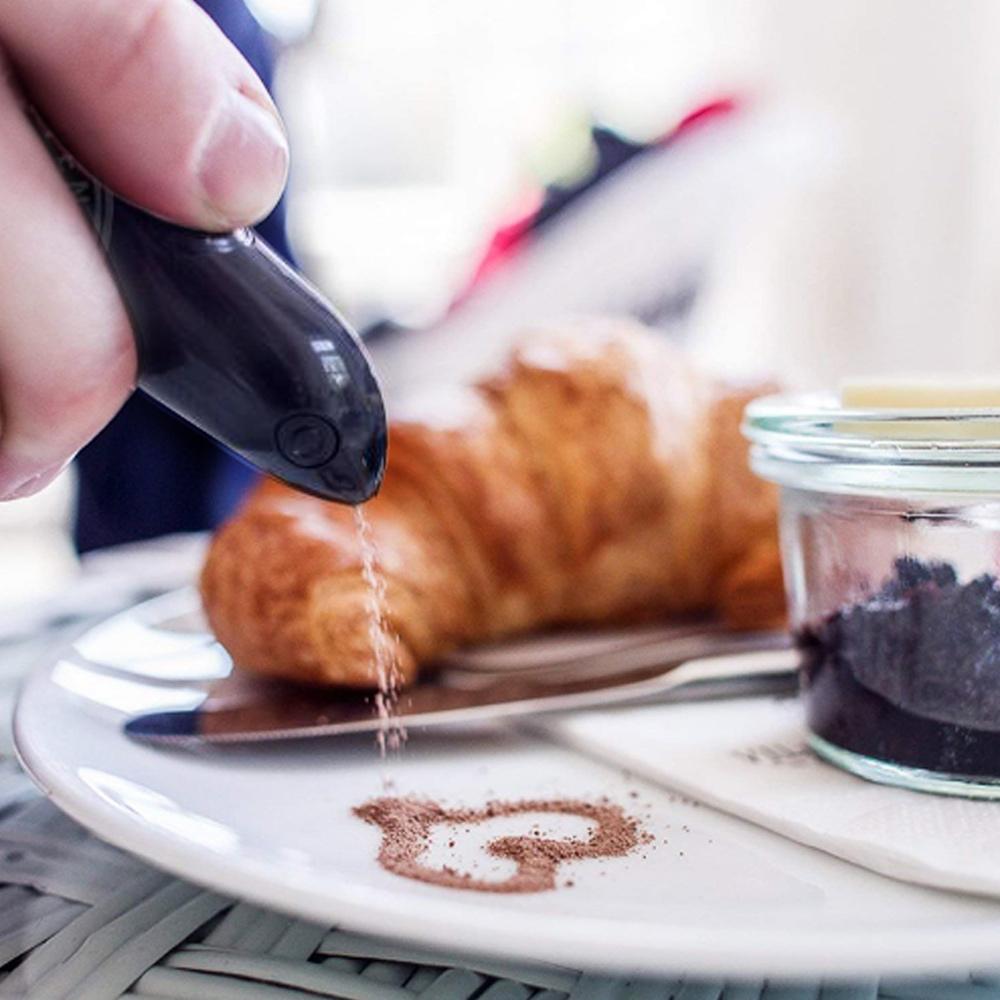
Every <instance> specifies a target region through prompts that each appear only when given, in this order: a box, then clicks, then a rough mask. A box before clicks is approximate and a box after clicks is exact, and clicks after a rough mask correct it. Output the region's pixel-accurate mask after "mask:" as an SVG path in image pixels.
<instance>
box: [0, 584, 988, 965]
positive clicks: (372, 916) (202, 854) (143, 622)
mask: <svg viewBox="0 0 1000 1000" xmlns="http://www.w3.org/2000/svg"><path fill="white" fill-rule="evenodd" d="M196 608H197V602H196V599H195V597H194V595H193V594H192V593H191V592H181V593H178V594H172V595H168V596H167V597H165V598H159V599H157V600H156V601H153V602H150V603H148V604H145V605H141V606H139V607H137V608H135V609H133V610H132V611H129V612H127V613H125V614H123V615H119V616H117V617H115V618H113V619H110V620H109V621H108V622H105V623H104V624H103V625H101V626H99V627H98V628H96V629H94V630H92V631H91V632H89V633H87V634H86V635H85V636H83V637H82V638H81V639H79V640H77V642H76V643H75V644H74V645H73V646H71V647H69V648H67V649H65V650H63V651H62V652H61V653H60V654H59V655H56V656H54V657H53V658H52V660H51V662H49V663H47V664H45V665H43V666H42V667H41V668H40V669H39V670H38V671H37V672H36V673H35V674H34V675H33V677H32V678H31V679H30V680H29V681H28V683H27V684H26V686H25V689H24V691H23V693H22V696H21V700H20V703H19V705H18V709H17V714H16V719H15V738H16V741H17V747H18V751H19V753H20V755H21V758H22V760H23V762H24V764H25V766H26V767H27V769H28V770H29V771H30V773H31V774H32V775H33V776H34V778H35V779H36V781H37V782H38V783H39V784H40V785H41V786H42V788H43V789H44V790H45V791H46V792H47V793H48V794H49V795H50V796H51V797H52V799H53V800H54V801H55V802H56V803H57V804H58V805H59V806H61V807H62V808H63V809H64V810H65V811H66V812H67V813H69V814H70V815H72V816H73V817H75V818H76V819H77V820H79V821H80V822H82V823H84V824H85V825H86V826H88V827H89V828H91V829H92V830H93V831H95V832H96V833H97V834H99V835H100V836H102V837H104V838H105V839H107V840H109V841H111V842H112V843H114V844H117V845H119V846H120V847H123V848H126V849H128V850H130V851H133V852H134V853H136V854H138V855H140V856H142V857H144V858H146V859H148V860H149V861H151V862H153V863H154V864H157V865H160V866H161V867H163V868H166V869H168V870H170V871H172V872H175V873H177V874H178V875H181V876H184V877H187V878H190V879H192V880H194V881H197V882H200V883H203V884H205V885H208V886H211V887H213V888H216V889H219V890H221V891H224V892H227V893H231V894H233V895H237V896H240V897H243V898H249V899H252V900H254V901H257V902H259V903H262V904H266V905H271V906H274V907H277V908H280V909H282V910H286V911H288V912H290V913H294V914H298V915H301V916H304V917H307V918H312V919H315V920H318V921H324V922H329V923H337V924H340V925H341V926H344V927H348V928H352V929H356V930H360V931H367V932H372V933H376V934H383V935H385V936H388V937H393V938H398V939H404V940H407V941H409V942H412V943H419V944H424V945H429V946H433V947H436V948H439V949H447V950H449V951H453V952H454V951H467V952H476V953H479V954H489V955H495V956H506V957H512V958H517V959H530V960H539V961H547V962H555V963H562V964H566V965H569V966H572V967H576V968H588V969H598V968H599V969H608V970H611V969H614V970H623V971H644V972H648V973H664V974H667V973H677V972H689V973H697V974H710V975H762V974H764V975H766V974H770V975H782V974H784V975H822V974H829V973H836V974H838V975H840V976H857V975H862V974H868V973H873V972H897V973H901V972H905V973H913V974H915V973H920V972H929V971H934V970H941V971H944V970H946V969H967V968H969V967H975V966H980V967H988V966H993V967H996V966H1000V903H995V902H991V901H989V900H983V899H974V898H971V897H965V896H960V895H954V894H949V893H944V892H939V891H935V890H931V889H921V888H917V887H915V886H910V885H905V884H903V883H901V882H895V881H892V880H889V879H886V878H883V877H880V876H878V875H874V874H871V873H869V872H866V871H863V870H861V869H859V868H855V867H853V866H851V865H849V864H847V863H845V862H842V861H838V860H836V859H834V858H832V857H828V856H826V855H824V854H821V853H819V852H817V851H814V850H811V849H809V848H805V847H802V846H799V845H796V844H794V843H792V842H790V841H786V840H784V839H782V838H780V837H778V836H775V835H773V834H770V833H767V832H766V831H763V830H760V829H757V828H755V827H753V826H750V825H749V824H746V823H743V822H742V821H740V820H737V819H733V818H730V817H727V816H724V815H722V814H720V813H716V812H714V811H712V810H710V809H708V808H704V807H699V806H698V805H697V804H695V803H692V802H690V801H686V800H684V799H681V798H678V797H677V796H674V795H671V794H670V793H668V792H666V791H664V790H661V789H658V788H656V787H655V786H653V785H649V784H645V783H642V782H640V781H638V780H637V779H634V778H632V777H630V776H629V775H628V774H627V773H626V772H624V771H622V770H620V769H618V768H616V767H612V766H607V765H605V764H602V763H599V762H596V761H593V760H590V759H588V758H587V757H586V756H584V755H581V754H577V753H575V752H573V751H570V750H567V749H564V748H561V747H558V746H556V745H554V744H550V743H547V742H546V741H545V740H544V739H542V738H539V737H537V736H529V735H527V734H525V733H523V732H519V731H517V730H515V729H512V728H496V729H493V730H477V731H462V732H457V731H454V732H444V733H442V732H440V731H439V732H437V733H436V734H434V735H431V734H429V733H428V734H423V735H422V734H420V733H413V734H411V740H410V743H409V745H408V747H407V748H406V750H405V752H404V753H403V754H402V756H401V758H399V759H396V760H390V761H389V762H380V760H379V759H378V756H377V754H376V751H375V747H374V744H373V742H372V741H371V740H370V739H368V738H364V739H349V740H342V741H333V740H325V741H321V740H313V741H301V742H299V743H296V744H284V745H277V744H276V745H258V746H256V747H254V748H253V749H246V750H243V749H225V750H219V749H215V750H212V751H210V752H208V751H206V752H203V753H189V752H177V751H163V750H158V749H153V748H150V747H148V746H141V745H138V744H135V743H133V742H131V741H130V740H128V739H127V738H126V737H125V736H124V735H123V734H122V731H121V726H122V723H123V721H124V720H125V719H126V718H128V716H129V714H130V713H133V712H137V711H144V710H152V709H155V708H166V707H170V706H174V707H181V706H186V705H189V704H192V703H193V702H195V701H196V700H197V699H198V697H199V691H198V684H200V683H203V682H205V681H207V680H210V679H211V678H213V677H217V676H218V675H219V674H220V673H221V672H224V671H225V669H226V661H225V659H224V657H223V658H221V659H220V657H219V655H218V651H217V647H213V646H212V644H211V641H210V638H209V637H208V636H207V635H205V634H204V633H203V631H202V626H201V624H200V619H199V617H198V614H197V610H196ZM668 711H674V712H676V711H683V708H680V709H679V708H677V707H676V706H675V707H672V708H670V709H669V710H668ZM386 781H391V782H392V789H391V794H396V795H399V794H415V795H421V796H427V797H433V798H438V799H442V800H444V801H445V802H446V803H447V804H449V805H456V806H458V805H461V806H470V807H478V806H481V805H483V804H484V803H485V802H486V801H487V800H489V799H494V798H496V799H520V798H529V797H530V798H541V799H544V798H552V797H573V798H582V799H588V800H593V799H597V798H599V797H601V796H608V797H609V798H610V799H612V800H613V801H615V802H618V803H620V804H621V805H622V806H623V807H624V808H625V809H627V810H629V811H630V812H633V813H635V814H636V815H637V816H639V817H640V819H641V820H642V822H643V824H644V826H645V828H646V829H647V830H648V831H650V832H651V833H652V834H653V835H654V836H655V838H656V842H655V843H654V844H652V845H650V846H649V847H647V848H643V849H641V850H640V851H638V852H636V853H635V854H633V855H632V856H630V857H627V858H619V859H609V860H589V861H579V862H575V863H572V864H567V865H565V866H564V868H563V869H562V871H561V877H560V880H559V881H560V888H558V889H556V890H554V891H551V892H545V893H537V894H532V895H500V894H496V893H477V892H469V891H462V890H456V889H446V888H440V887H437V886H432V885H427V884H424V883H421V882H415V881H411V880H408V879H404V878H401V877H399V876H396V875H392V874H389V873H388V872H386V871H384V870H383V869H382V868H381V867H379V865H378V864H377V862H376V853H377V849H378V845H379V833H378V831H377V830H376V829H375V828H373V827H371V826H368V825H366V824H365V823H363V822H362V821H360V820H359V819H357V818H356V817H355V816H354V815H353V813H352V809H353V807H355V806H358V805H360V804H362V803H363V802H365V801H367V800H369V799H371V798H374V797H377V796H380V795H383V794H386V793H387V792H386V787H385V782H386ZM492 822H493V825H491V826H488V825H485V824H484V825H483V826H479V827H473V828H471V829H470V830H468V831H467V830H465V829H462V828H458V829H452V830H448V829H442V830H440V831H438V832H439V834H440V836H435V838H434V840H433V843H432V845H431V848H430V851H429V863H433V864H451V865H453V866H454V867H457V868H459V869H466V868H471V867H473V866H474V865H478V868H477V871H478V874H480V875H481V876H486V877H497V878H502V877H503V876H504V875H506V874H507V871H506V870H505V869H503V868H501V867H500V865H501V864H502V863H501V862H493V861H489V860H487V859H486V855H485V854H484V853H483V843H484V840H485V839H488V837H492V836H496V835H498V834H500V833H504V834H509V833H518V832H521V833H526V832H527V830H528V828H529V827H530V826H531V820H530V818H527V817H526V818H522V819H520V820H498V821H492ZM560 823H562V824H563V825H562V826H560V825H559V824H560ZM544 825H545V827H546V829H547V831H552V833H554V834H556V835H559V834H561V835H564V836H573V835H574V834H579V833H580V832H582V821H581V820H574V819H572V818H565V819H563V820H561V821H558V820H553V819H552V817H547V818H545V819H544ZM449 841H454V847H449V845H448V842H449ZM565 882H572V883H573V884H572V885H571V886H566V885H565V884H563V883H565Z"/></svg>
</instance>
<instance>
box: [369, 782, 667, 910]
mask: <svg viewBox="0 0 1000 1000" xmlns="http://www.w3.org/2000/svg"><path fill="white" fill-rule="evenodd" d="M525 813H556V814H562V815H566V816H579V817H581V818H582V819H586V820H591V821H592V822H594V823H595V824H596V826H595V828H594V830H593V831H592V832H591V834H590V837H589V838H588V839H587V840H576V839H563V840H553V839H549V838H546V837H543V836H542V835H541V831H540V830H539V829H538V828H537V827H536V828H534V829H533V830H532V831H531V834H530V835H529V836H522V837H497V838H496V839H494V840H491V841H490V842H489V844H488V845H487V847H486V851H487V853H489V854H491V855H492V856H493V857H495V858H505V859H507V860H510V861H513V862H514V863H515V864H516V865H517V871H516V872H515V873H514V874H513V875H511V876H510V877H509V878H507V879H504V880H503V881H502V882H497V881H488V880H484V879H478V878H476V877H475V876H473V875H471V874H469V873H467V872H459V871H457V870H456V869H454V868H452V867H450V866H448V865H445V866H444V867H442V868H429V867H428V866H427V865H425V864H423V863H422V862H421V861H420V856H421V854H423V852H424V851H425V850H426V849H427V847H428V846H429V844H430V839H431V831H432V830H433V828H434V827H435V826H438V825H439V824H442V823H447V824H451V825H458V824H464V825H466V826H468V825H471V824H475V823H483V822H485V821H486V820H491V819H496V818H497V817H500V816H518V815H523V814H525ZM354 814H355V815H356V816H359V817H360V818H361V819H363V820H365V822H367V823H372V824H374V825H375V826H378V827H380V828H381V830H382V845H381V848H380V849H379V855H378V860H379V863H380V864H381V865H382V867H383V868H385V869H386V870H387V871H390V872H393V873H395V874H396V875H402V876H403V877H404V878H412V879H417V880H418V881H420V882H430V883H431V884H432V885H442V886H448V887H449V888H452V889H472V890H475V891H477V892H545V891H547V890H549V889H554V888H555V887H556V875H557V874H558V870H559V865H560V864H561V863H562V862H564V861H577V860H580V859H582V858H617V857H623V856H624V855H626V854H628V853H630V852H631V851H632V850H633V849H634V848H635V847H637V846H638V845H639V844H640V843H648V842H649V840H650V838H649V836H648V835H647V834H645V833H643V832H642V830H641V827H640V825H639V823H638V821H637V820H635V819H633V818H631V817H630V816H628V815H626V813H625V812H624V811H623V810H622V808H621V807H620V806H617V805H614V804H613V803H610V802H607V801H602V802H600V803H592V802H583V801H577V800H574V799H523V800H519V801H516V802H489V803H487V805H486V806H484V807H483V808H482V809H446V808H445V807H444V806H442V805H439V804H438V803H436V802H432V801H427V800H424V799H415V798H393V797H387V798H379V799H373V800H372V801H370V802H366V803H365V804H364V805H362V806H357V807H356V808H355V809H354ZM453 844H454V841H449V846H452V845H453ZM567 884H571V883H567Z"/></svg>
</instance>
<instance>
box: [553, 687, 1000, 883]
mask: <svg viewBox="0 0 1000 1000" xmlns="http://www.w3.org/2000/svg"><path fill="white" fill-rule="evenodd" d="M542 725H543V728H544V730H545V731H546V732H548V733H549V734H550V735H554V736H556V737H557V738H558V739H560V740H561V741H565V742H569V743H571V744H572V745H574V746H576V747H578V748H580V749H583V750H585V751H586V752H588V753H590V754H592V755H595V756H598V757H601V758H603V759H605V760H611V761H614V762H615V763H617V764H619V765H624V766H625V767H626V768H628V769H630V770H631V771H634V772H635V773H637V774H641V775H643V776H644V777H647V778H650V779H652V780H654V781H656V782H658V783H660V784H663V785H666V786H668V787H670V788H672V789H674V790H676V791H679V792H682V793H684V794H685V795H688V796H690V797H691V798H694V799H696V800H698V801H700V802H703V803H705V804H706V805H710V806H713V807H715V808H717V809H720V810H722V811H724V812H728V813H732V814H733V815H736V816H740V817H742V818H744V819H747V820H750V821H751V822H753V823H756V824H758V825H760V826H763V827H766V828H768V829H770V830H773V831H775V832H776V833H779V834H782V835H783V836H786V837H788V838H790V839H792V840H796V841H799V842H800V843H803V844H807V845H809V846H810V847H816V848H819V849H821V850H824V851H827V852H829V853H830V854H835V855H837V856H838V857H841V858H844V859H845V860H847V861H851V862H853V863H855V864H858V865H861V866H862V867H865V868H868V869H871V870H872V871H875V872H879V873H881V874H883V875H889V876H892V877H893V878H898V879H902V880H904V881H908V882H915V883H918V884H921V885H928V886H935V887H938V888H946V889H955V890H960V891H964V892H972V893H977V894H980V895H986V896H1000V802H983V801H973V800H970V799H959V798H951V797H944V796H939V795H928V794H925V793H920V792H911V791H907V790H905V789H900V788H891V787H888V786H884V785H877V784H873V783H871V782H868V781H864V780H863V779H861V778H858V777H855V776H854V775H851V774H848V773H846V772H844V771H841V770H839V769H838V768H835V767H833V766H832V765H830V764H827V763H825V762H824V761H821V760H820V759H819V758H818V757H816V756H814V755H813V753H812V751H811V750H810V749H809V748H808V747H807V745H806V740H805V729H804V726H803V721H802V711H801V705H800V704H799V702H798V700H797V699H794V698H786V699H782V700H776V699H773V698H741V699H736V700H730V701H711V702H694V703H687V704H673V705H657V706H650V707H646V708H634V709H618V710H609V711H601V712H591V713H586V714H580V715H575V716H566V717H564V718H560V719H556V720H546V721H545V722H544V723H543V724H542Z"/></svg>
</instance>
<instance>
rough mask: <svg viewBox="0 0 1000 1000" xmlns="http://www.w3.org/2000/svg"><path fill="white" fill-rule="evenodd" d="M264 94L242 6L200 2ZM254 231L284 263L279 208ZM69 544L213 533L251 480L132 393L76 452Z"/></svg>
mask: <svg viewBox="0 0 1000 1000" xmlns="http://www.w3.org/2000/svg"><path fill="white" fill-rule="evenodd" d="M200 5H201V6H202V7H203V8H204V9H205V11H206V12H207V13H208V14H209V15H210V16H211V17H212V19H213V20H214V21H215V22H216V24H218V25H219V27H220V28H221V29H222V30H223V31H224V32H225V33H226V35H228V36H229V38H230V39H231V40H232V41H233V43H234V44H235V45H236V46H237V48H239V49H240V51H241V52H242V53H243V55H244V56H245V57H246V58H247V60H248V61H249V62H250V64H251V65H252V66H253V68H254V69H255V70H256V71H257V74H258V75H259V76H260V78H261V79H262V80H263V81H264V83H265V84H266V85H267V86H268V88H269V89H270V86H271V81H272V78H273V71H274V59H275V52H274V46H273V43H272V40H271V39H270V38H269V36H268V35H267V34H266V33H265V32H264V31H263V30H262V29H261V27H260V25H259V24H258V23H257V21H256V20H255V19H254V17H253V15H252V14H251V13H250V11H249V10H248V9H247V8H246V6H245V5H244V3H243V2H242V0H200ZM257 231H258V232H259V233H260V234H261V236H263V238H264V239H265V240H267V242H268V243H270V244H271V246H272V247H274V248H275V250H277V251H278V252H279V253H280V254H282V256H284V257H285V258H286V259H289V260H290V259H291V253H290V250H289V247H288V240H287V236H286V231H285V201H284V198H282V200H281V202H280V203H279V204H278V206H277V207H276V208H275V209H274V211H273V212H272V213H271V214H270V215H269V216H268V217H267V218H266V219H265V220H264V221H263V222H261V223H260V225H259V226H258V227H257ZM76 468H77V471H78V475H79V494H78V499H77V509H76V523H75V531H74V535H75V540H76V545H77V548H78V549H79V551H81V552H85V551H88V550H90V549H96V548H101V547H103V546H106V545H117V544H120V543H122V542H130V541H138V540H140V539H143V538H152V537H155V536H156V535H161V534H166V533H168V532H173V531H202V530H205V529H210V528H214V527H215V526H216V525H217V524H219V523H220V521H222V520H224V519H225V518H226V517H227V516H228V515H229V514H230V513H231V512H232V511H233V509H234V508H235V506H236V505H237V504H238V503H239V500H240V498H241V497H242V496H243V494H244V493H245V492H246V490H247V488H248V487H249V486H250V484H251V483H252V482H253V481H254V479H255V478H256V473H255V472H254V471H253V470H251V469H250V468H248V467H247V466H245V465H244V464H243V463H242V462H240V461H239V460H238V459H236V458H234V457H232V456H231V455H229V454H228V453H226V452H224V451H223V450H222V449H221V448H220V447H219V446H218V445H216V444H215V443H214V442H213V441H211V440H209V439H208V438H207V437H205V436H203V435H202V434H201V433H200V432H198V431H196V430H194V429H193V428H192V427H190V426H189V425H187V424H186V423H184V422H183V421H181V420H180V419H179V418H177V417H175V416H174V415H173V414H172V413H170V412H169V411H167V410H165V409H163V408H162V407H160V406H159V405H158V404H156V403H154V402H153V401H152V400H151V399H149V397H147V396H145V395H143V394H142V393H136V394H135V395H134V396H133V397H132V398H131V399H130V400H129V401H128V402H127V403H126V404H125V406H124V407H122V409H121V411H120V412H119V413H118V415H117V416H116V417H115V418H114V420H112V421H111V423H110V424H109V425H108V426H107V427H106V428H105V429H104V430H103V431H102V432H101V433H100V434H99V435H98V436H97V437H96V438H95V439H94V440H93V441H92V442H91V443H90V444H89V445H87V447H86V448H84V449H83V451H81V452H80V454H79V456H78V457H77V461H76Z"/></svg>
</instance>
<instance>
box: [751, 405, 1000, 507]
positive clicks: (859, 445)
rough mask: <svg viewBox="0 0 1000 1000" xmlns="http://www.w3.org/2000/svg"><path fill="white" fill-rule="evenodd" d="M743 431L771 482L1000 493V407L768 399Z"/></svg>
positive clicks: (849, 488) (754, 459)
mask: <svg viewBox="0 0 1000 1000" xmlns="http://www.w3.org/2000/svg"><path fill="white" fill-rule="evenodd" d="M743 433H744V434H745V436H746V437H747V438H749V440H750V442H751V444H752V449H751V462H752V464H753V467H754V469H755V470H756V471H757V472H758V473H759V474H760V475H762V476H764V478H766V479H771V480H774V481H775V482H779V483H783V484H786V485H796V486H802V487H807V488H814V489H816V488H819V489H830V490H834V491H838V492H876V493H882V492H904V493H910V492H914V491H918V492H932V493H940V492H950V493H980V494H981V493H990V494H995V495H997V496H1000V409H973V408H957V407H956V408H940V409H923V408H922V409H903V408H893V409H874V408H866V409H860V408H845V407H843V406H841V405H840V402H839V400H838V399H837V397H836V396H835V395H833V394H832V393H802V394H788V395H777V396H765V397H761V398H760V399H756V400H754V401H753V402H752V403H751V404H750V405H749V406H748V407H747V410H746V414H745V416H744V421H743Z"/></svg>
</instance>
